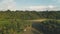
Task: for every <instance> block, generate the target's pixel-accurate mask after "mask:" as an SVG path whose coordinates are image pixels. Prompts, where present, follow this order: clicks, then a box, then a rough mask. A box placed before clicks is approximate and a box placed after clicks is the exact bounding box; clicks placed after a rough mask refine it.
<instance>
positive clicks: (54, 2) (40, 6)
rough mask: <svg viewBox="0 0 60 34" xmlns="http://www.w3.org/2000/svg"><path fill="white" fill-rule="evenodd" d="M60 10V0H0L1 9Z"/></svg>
mask: <svg viewBox="0 0 60 34" xmlns="http://www.w3.org/2000/svg"><path fill="white" fill-rule="evenodd" d="M8 9H9V10H37V11H45V10H60V0H0V10H8Z"/></svg>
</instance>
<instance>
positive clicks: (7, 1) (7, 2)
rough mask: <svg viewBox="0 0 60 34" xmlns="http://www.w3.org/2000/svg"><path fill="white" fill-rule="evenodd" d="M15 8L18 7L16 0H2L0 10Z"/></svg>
mask: <svg viewBox="0 0 60 34" xmlns="http://www.w3.org/2000/svg"><path fill="white" fill-rule="evenodd" d="M7 9H10V10H15V9H16V4H15V2H14V0H2V2H0V10H7Z"/></svg>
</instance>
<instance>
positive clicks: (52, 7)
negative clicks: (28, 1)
mask: <svg viewBox="0 0 60 34" xmlns="http://www.w3.org/2000/svg"><path fill="white" fill-rule="evenodd" d="M54 8H56V6H53V5H48V6H30V7H29V9H30V10H37V11H45V10H53V9H54Z"/></svg>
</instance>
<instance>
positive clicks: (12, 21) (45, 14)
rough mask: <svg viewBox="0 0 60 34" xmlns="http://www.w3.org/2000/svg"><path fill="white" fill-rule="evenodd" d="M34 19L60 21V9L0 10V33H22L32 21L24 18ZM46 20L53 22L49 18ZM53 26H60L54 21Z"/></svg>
mask: <svg viewBox="0 0 60 34" xmlns="http://www.w3.org/2000/svg"><path fill="white" fill-rule="evenodd" d="M35 19H56V20H57V21H58V23H60V21H59V20H60V11H41V12H37V11H10V10H7V11H0V34H22V32H23V30H24V28H26V27H27V26H32V23H31V22H29V21H26V20H35ZM51 21H53V20H51ZM46 22H47V24H48V23H53V24H54V23H55V22H49V20H48V21H46ZM44 24H46V23H44ZM58 25H59V26H58ZM54 26H57V27H59V28H60V24H57V23H56V25H55V24H54Z"/></svg>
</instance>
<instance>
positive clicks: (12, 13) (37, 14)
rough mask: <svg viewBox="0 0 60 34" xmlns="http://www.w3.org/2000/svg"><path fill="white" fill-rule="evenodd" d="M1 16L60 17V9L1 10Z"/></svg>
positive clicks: (29, 18) (20, 17) (24, 17)
mask: <svg viewBox="0 0 60 34" xmlns="http://www.w3.org/2000/svg"><path fill="white" fill-rule="evenodd" d="M0 18H4V19H12V18H13V19H22V20H32V19H43V18H46V19H47V18H48V19H60V11H39V12H37V11H9V10H8V11H0Z"/></svg>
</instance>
